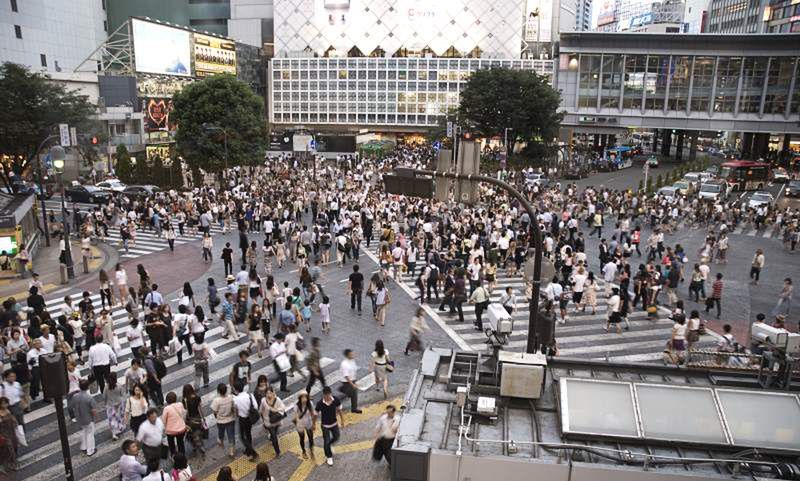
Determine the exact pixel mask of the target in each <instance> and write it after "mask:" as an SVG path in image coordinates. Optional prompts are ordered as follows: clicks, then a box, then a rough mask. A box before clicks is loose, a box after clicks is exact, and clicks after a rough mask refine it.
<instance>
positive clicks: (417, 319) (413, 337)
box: [403, 307, 429, 356]
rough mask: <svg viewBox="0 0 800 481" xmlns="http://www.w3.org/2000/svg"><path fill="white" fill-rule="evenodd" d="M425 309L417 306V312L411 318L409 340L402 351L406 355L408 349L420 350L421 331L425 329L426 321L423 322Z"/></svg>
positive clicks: (426, 328) (426, 327)
mask: <svg viewBox="0 0 800 481" xmlns="http://www.w3.org/2000/svg"><path fill="white" fill-rule="evenodd" d="M424 313H425V310H424V309H423V308H422V307H417V312H416V313H414V317H413V318H411V326H410V327H409V330H410V332H409V340H408V343H407V344H406V349H405V351H404V352H403V354H405V355H406V356H408V352H409V351H419V352H422V333H423V332H425V331H427V330H428V329H429V328H428V323H427V322H425V315H424Z"/></svg>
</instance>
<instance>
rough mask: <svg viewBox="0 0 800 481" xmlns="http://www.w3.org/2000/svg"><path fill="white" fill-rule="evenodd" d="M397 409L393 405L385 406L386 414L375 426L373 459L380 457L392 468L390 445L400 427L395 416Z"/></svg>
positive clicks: (398, 420)
mask: <svg viewBox="0 0 800 481" xmlns="http://www.w3.org/2000/svg"><path fill="white" fill-rule="evenodd" d="M396 412H397V408H395V407H394V406H393V405H391V404H390V405H388V406H386V412H385V413H383V415H381V417H380V419H378V424H377V426H375V444H376V447H375V452H374V453H373V459H375V457H377V459H376V461H379V460H380V456H383V457H384V459H386V462H387V463H388V464H389V467H391V466H392V444H394V438H395V436H397V429H398V428H399V427H400V419H398V418H397V416H395V413H396Z"/></svg>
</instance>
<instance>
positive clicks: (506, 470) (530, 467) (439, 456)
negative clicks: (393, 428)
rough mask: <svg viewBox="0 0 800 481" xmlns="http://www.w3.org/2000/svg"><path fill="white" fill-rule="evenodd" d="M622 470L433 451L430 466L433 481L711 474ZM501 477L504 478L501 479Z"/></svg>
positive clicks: (630, 479) (670, 478) (589, 480)
mask: <svg viewBox="0 0 800 481" xmlns="http://www.w3.org/2000/svg"><path fill="white" fill-rule="evenodd" d="M674 469H675V470H676V471H675V472H674V473H668V472H663V471H658V472H656V471H643V470H642V469H640V468H630V469H620V468H617V467H614V466H610V465H599V464H586V463H573V464H572V467H571V469H570V466H569V465H568V464H566V463H564V464H555V463H550V462H544V461H540V460H536V459H522V458H511V457H475V456H469V455H464V456H462V457H461V463H460V466H459V457H458V456H456V455H455V454H451V453H446V452H438V451H432V452H431V454H430V459H429V465H428V479H429V480H430V481H498V479H502V481H533V480H546V481H701V480H703V481H707V480H708V479H709V472H707V471H706V472H700V473H698V474H699V475H690V474H685V473H684V472H682V471H678V470H679V469H681V468H674ZM498 475H501V476H498Z"/></svg>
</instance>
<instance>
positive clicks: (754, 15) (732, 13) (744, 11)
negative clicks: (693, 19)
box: [708, 0, 769, 33]
mask: <svg viewBox="0 0 800 481" xmlns="http://www.w3.org/2000/svg"><path fill="white" fill-rule="evenodd" d="M768 5H769V0H711V1H710V2H709V7H708V32H709V33H763V32H764V31H765V30H764V21H765V20H766V19H767V17H765V11H766V9H767V6H768Z"/></svg>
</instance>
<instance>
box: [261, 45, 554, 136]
mask: <svg viewBox="0 0 800 481" xmlns="http://www.w3.org/2000/svg"><path fill="white" fill-rule="evenodd" d="M499 67H505V68H511V69H518V70H531V71H535V72H537V73H538V74H541V75H545V76H547V77H548V79H549V80H550V82H551V83H552V82H553V79H554V62H553V60H496V59H481V58H373V57H365V58H275V59H272V60H271V61H270V64H269V71H268V77H269V92H270V96H269V104H270V105H269V117H270V122H272V123H276V124H297V123H303V124H328V125H331V124H332V125H336V124H340V125H348V126H353V125H384V126H411V127H431V126H435V125H437V123H438V122H439V118H440V117H441V116H442V115H443V114H445V113H446V112H448V111H449V110H452V109H455V108H457V107H458V102H459V94H460V92H461V89H462V88H463V87H464V85H465V83H466V81H467V79H468V78H469V76H470V74H471V73H472V72H475V71H476V70H479V69H486V68H499Z"/></svg>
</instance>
